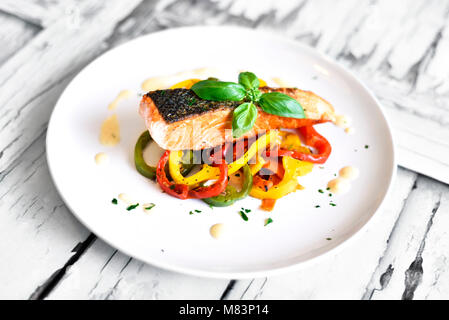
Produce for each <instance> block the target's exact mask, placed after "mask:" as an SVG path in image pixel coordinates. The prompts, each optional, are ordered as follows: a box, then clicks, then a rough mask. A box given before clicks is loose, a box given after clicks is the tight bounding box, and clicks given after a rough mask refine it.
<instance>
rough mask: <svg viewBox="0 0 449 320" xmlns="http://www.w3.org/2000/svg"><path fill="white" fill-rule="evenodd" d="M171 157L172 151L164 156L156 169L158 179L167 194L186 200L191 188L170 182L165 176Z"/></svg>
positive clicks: (166, 152)
mask: <svg viewBox="0 0 449 320" xmlns="http://www.w3.org/2000/svg"><path fill="white" fill-rule="evenodd" d="M169 156H170V151H169V150H167V151H165V152H164V154H163V155H162V157H161V159H160V160H159V162H158V164H157V168H156V179H157V182H158V183H159V185H160V186H161V188H162V190H163V191H165V192H166V193H167V194H169V195H171V196H174V197H176V198H179V199H181V200H185V199H187V197H188V193H189V186H187V185H185V184H175V183H173V182H170V181H169V180H168V178H167V175H166V174H165V165H166V164H167V161H168V158H169Z"/></svg>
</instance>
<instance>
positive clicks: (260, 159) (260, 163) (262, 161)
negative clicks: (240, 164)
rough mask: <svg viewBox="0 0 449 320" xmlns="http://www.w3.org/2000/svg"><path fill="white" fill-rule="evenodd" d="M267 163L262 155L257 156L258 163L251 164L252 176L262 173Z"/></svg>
mask: <svg viewBox="0 0 449 320" xmlns="http://www.w3.org/2000/svg"><path fill="white" fill-rule="evenodd" d="M265 163H266V161H265V159H264V158H263V157H262V156H261V155H257V157H256V163H255V164H251V165H250V166H249V168H250V170H251V174H252V175H253V176H255V175H256V173H257V172H259V171H260V169H262V167H263V165H264V164H265Z"/></svg>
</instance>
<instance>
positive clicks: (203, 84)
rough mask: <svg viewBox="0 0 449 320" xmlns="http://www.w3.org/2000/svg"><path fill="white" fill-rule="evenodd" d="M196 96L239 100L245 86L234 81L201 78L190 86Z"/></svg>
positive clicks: (243, 93) (244, 93)
mask: <svg viewBox="0 0 449 320" xmlns="http://www.w3.org/2000/svg"><path fill="white" fill-rule="evenodd" d="M192 90H193V92H195V93H196V95H197V96H198V97H200V98H201V99H205V100H213V101H240V100H242V99H243V98H245V95H246V90H245V88H244V87H243V86H242V85H240V84H238V83H234V82H222V81H215V80H203V81H200V82H197V83H195V84H194V85H193V86H192Z"/></svg>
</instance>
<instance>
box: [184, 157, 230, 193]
mask: <svg viewBox="0 0 449 320" xmlns="http://www.w3.org/2000/svg"><path fill="white" fill-rule="evenodd" d="M218 169H219V170H220V176H219V177H218V180H217V181H215V183H214V184H212V185H210V186H207V187H198V188H196V189H192V190H190V191H189V194H188V197H189V198H194V199H204V198H210V197H215V196H218V195H219V194H220V193H222V192H223V191H224V190H225V188H226V186H227V185H228V165H227V164H226V162H225V161H223V163H221V164H219V165H218ZM186 187H187V188H188V186H186Z"/></svg>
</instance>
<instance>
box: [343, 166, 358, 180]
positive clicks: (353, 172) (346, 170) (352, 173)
mask: <svg viewBox="0 0 449 320" xmlns="http://www.w3.org/2000/svg"><path fill="white" fill-rule="evenodd" d="M338 173H339V174H340V177H342V178H344V179H349V180H355V179H357V178H358V176H359V173H360V172H359V169H357V168H354V167H351V166H347V167H343V168H341V169H340V171H339V172H338Z"/></svg>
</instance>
